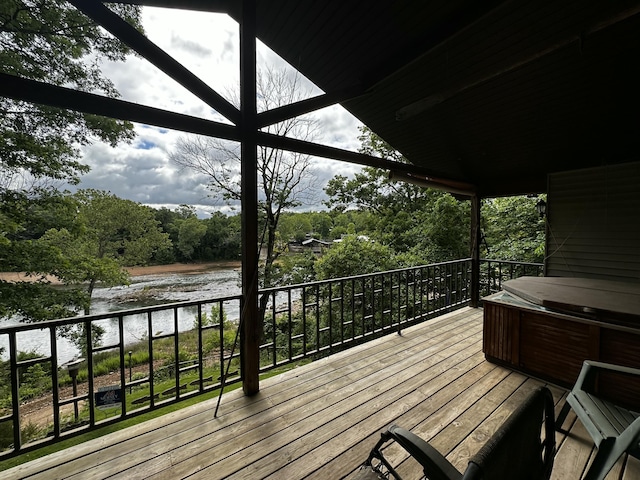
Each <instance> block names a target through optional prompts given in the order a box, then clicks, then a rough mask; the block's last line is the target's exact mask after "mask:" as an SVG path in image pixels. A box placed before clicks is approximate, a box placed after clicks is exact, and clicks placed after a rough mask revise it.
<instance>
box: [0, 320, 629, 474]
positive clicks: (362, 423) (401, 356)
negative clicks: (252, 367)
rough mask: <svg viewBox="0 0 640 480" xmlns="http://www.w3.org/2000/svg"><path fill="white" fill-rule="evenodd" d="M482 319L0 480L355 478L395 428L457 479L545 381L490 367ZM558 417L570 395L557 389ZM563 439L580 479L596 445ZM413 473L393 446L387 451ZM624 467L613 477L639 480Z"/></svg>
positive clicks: (399, 341) (304, 370)
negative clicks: (420, 443) (421, 442)
mask: <svg viewBox="0 0 640 480" xmlns="http://www.w3.org/2000/svg"><path fill="white" fill-rule="evenodd" d="M481 328H482V310H477V309H463V310H459V311H457V312H454V313H452V314H448V315H444V316H442V317H440V318H438V319H435V320H433V321H430V322H427V323H425V324H423V325H418V326H415V327H411V328H409V329H407V330H406V331H405V332H403V335H402V336H398V335H396V334H392V335H389V336H387V337H385V338H382V339H378V340H375V341H373V342H369V343H367V344H363V345H360V346H357V347H355V348H352V349H350V350H347V351H343V352H340V353H338V354H336V355H332V356H330V357H327V358H324V359H322V360H319V361H317V362H313V363H311V364H307V365H304V366H301V367H298V368H295V369H292V370H290V371H288V372H286V373H284V374H282V375H278V376H275V377H271V378H269V379H266V380H264V381H263V382H262V384H261V391H260V392H259V393H258V394H257V395H255V396H254V397H251V398H247V397H245V396H243V395H242V392H241V391H240V390H237V391H233V392H229V393H227V394H225V395H224V397H223V401H222V406H221V410H220V412H221V414H220V415H219V417H218V418H215V419H214V418H213V408H214V406H215V401H216V399H211V400H206V401H204V402H201V403H199V404H197V405H194V406H191V407H187V408H185V409H182V410H180V411H176V412H173V413H170V414H168V415H165V416H163V417H161V418H158V419H154V420H151V421H148V422H144V423H142V424H139V425H136V426H134V427H131V428H127V429H125V430H122V431H120V432H115V433H113V434H110V435H106V436H104V437H102V438H99V439H95V440H92V441H89V442H86V443H84V444H82V445H79V446H77V447H74V448H73V449H68V450H64V451H61V452H59V453H56V454H52V455H49V456H48V457H44V458H42V459H39V460H36V461H33V462H30V463H26V464H24V465H21V466H18V467H16V468H14V469H11V470H7V471H5V472H1V473H0V476H2V478H8V479H14V478H16V479H17V478H30V479H40V478H42V479H47V480H48V479H51V478H61V479H62V478H64V479H74V480H80V479H83V480H84V479H92V478H96V479H101V478H107V477H108V478H126V479H135V478H158V479H165V478H171V479H180V478H186V477H189V478H192V479H198V478H208V479H211V478H213V479H216V478H252V479H253V478H272V479H280V478H288V479H298V478H300V479H301V478H308V479H316V480H317V479H324V478H348V477H349V476H350V475H351V474H352V473H353V472H354V471H356V470H357V467H358V465H359V464H360V463H362V461H364V459H365V458H366V457H367V455H368V453H369V450H370V449H371V448H372V447H373V445H374V444H375V442H376V441H377V440H378V438H379V434H380V431H382V430H383V429H384V428H385V427H386V426H387V425H388V424H389V423H397V424H399V425H402V426H403V427H405V428H408V429H410V430H412V431H414V433H416V434H418V435H420V436H421V437H423V438H425V439H426V440H428V441H430V443H431V444H432V445H433V446H434V447H436V448H437V449H438V450H439V451H441V452H443V453H444V454H445V455H447V456H448V458H449V459H450V461H451V462H452V463H453V464H454V465H455V466H456V468H458V469H459V470H464V468H466V463H467V460H468V458H469V456H470V455H472V454H474V453H475V451H477V449H478V448H479V447H480V446H481V445H482V444H483V443H484V441H485V440H486V439H487V438H488V437H489V436H490V435H491V434H492V432H493V431H494V430H495V428H497V426H498V425H500V424H501V423H502V421H504V419H505V418H506V416H507V415H508V414H509V413H510V412H511V411H512V410H513V408H515V406H516V405H517V404H518V403H519V401H521V399H522V398H524V395H525V394H526V393H527V392H528V391H530V390H531V389H533V388H534V387H535V386H536V385H538V384H540V383H541V382H540V381H539V380H536V379H532V378H529V377H527V376H525V375H523V374H520V373H517V372H513V371H511V370H509V369H507V368H504V367H501V366H497V365H495V364H491V363H488V362H486V361H485V360H484V356H483V354H482V353H481V341H482V332H481ZM550 387H551V390H552V393H553V395H554V399H555V400H556V402H557V409H559V408H560V406H561V405H562V402H563V399H564V396H565V395H566V392H565V391H564V390H563V389H561V388H558V387H555V386H550ZM565 428H568V429H569V433H568V434H566V435H565V434H564V433H557V436H556V439H557V442H558V446H559V449H558V455H557V457H556V462H555V467H554V471H553V477H552V478H554V479H561V478H562V479H568V480H571V479H579V478H580V475H581V474H582V472H584V470H585V468H586V467H587V466H588V464H589V462H590V461H591V458H592V451H593V445H592V443H591V441H590V439H589V438H588V435H587V434H586V432H585V431H584V428H583V427H582V426H581V424H580V422H579V421H576V419H575V415H573V414H570V415H569V417H568V418H567V421H566V422H565ZM385 453H387V454H388V455H389V456H390V458H393V460H394V461H398V462H399V463H400V471H401V472H404V473H408V475H407V476H408V477H409V478H411V474H412V473H414V472H416V468H415V466H413V467H412V466H411V465H410V462H408V461H406V454H405V453H404V452H401V451H400V449H398V448H397V447H394V446H391V447H389V448H388V449H386V450H385ZM639 473H640V462H638V461H637V460H636V459H634V458H628V459H627V458H622V459H621V460H620V461H619V462H618V464H617V465H616V467H615V469H614V471H612V472H611V474H610V475H609V476H608V477H607V478H611V479H612V478H616V479H619V478H621V479H623V480H630V479H632V478H634V479H635V478H639Z"/></svg>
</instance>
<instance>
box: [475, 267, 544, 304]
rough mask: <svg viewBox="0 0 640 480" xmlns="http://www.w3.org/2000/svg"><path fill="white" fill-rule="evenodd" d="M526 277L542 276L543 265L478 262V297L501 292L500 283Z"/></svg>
mask: <svg viewBox="0 0 640 480" xmlns="http://www.w3.org/2000/svg"><path fill="white" fill-rule="evenodd" d="M526 275H529V276H533V277H540V276H542V275H544V264H543V263H531V262H515V261H511V260H487V259H482V260H480V296H487V295H491V294H492V293H498V292H499V291H500V290H502V283H503V282H506V281H507V280H511V279H512V278H519V277H524V276H526Z"/></svg>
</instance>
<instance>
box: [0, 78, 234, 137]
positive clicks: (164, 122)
mask: <svg viewBox="0 0 640 480" xmlns="http://www.w3.org/2000/svg"><path fill="white" fill-rule="evenodd" d="M0 96H4V97H9V98H13V99H15V100H22V101H25V102H32V103H38V104H41V105H48V106H51V107H57V108H64V109H69V110H75V111H77V112H83V113H90V114H95V115H102V116H105V117H111V118H116V119H119V120H129V121H132V122H139V123H143V124H146V125H154V126H156V127H162V128H170V129H172V130H178V131H182V132H188V133H195V134H199V135H207V136H210V137H218V138H223V139H226V140H234V141H239V140H240V134H239V130H238V127H235V126H233V125H225V124H224V123H219V122H213V121H211V120H205V119H202V118H197V117H192V116H189V115H183V114H180V113H175V112H170V111H168V110H162V109H159V108H153V107H147V106H146V105H140V104H137V103H131V102H126V101H124V100H118V99H115V98H109V97H104V96H102V95H95V94H93V93H87V92H80V91H78V90H73V89H70V88H65V87H58V86H56V85H50V84H48V83H43V82H38V81H35V80H29V79H26V78H21V77H16V76H14V75H8V74H6V73H0Z"/></svg>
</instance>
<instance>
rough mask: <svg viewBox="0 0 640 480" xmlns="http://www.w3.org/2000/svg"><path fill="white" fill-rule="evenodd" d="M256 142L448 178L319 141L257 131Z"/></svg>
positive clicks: (308, 153)
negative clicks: (307, 140)
mask: <svg viewBox="0 0 640 480" xmlns="http://www.w3.org/2000/svg"><path fill="white" fill-rule="evenodd" d="M258 144H260V145H263V146H265V147H271V148H278V149H281V150H288V151H291V152H298V153H304V154H307V155H312V156H314V157H323V158H329V159H332V160H340V161H343V162H348V163H353V164H356V165H363V166H365V167H375V168H381V169H383V170H393V171H395V172H400V173H405V174H412V175H418V176H423V177H429V178H430V179H431V180H432V181H434V182H438V183H443V184H446V183H447V182H448V180H444V179H439V178H437V177H434V176H433V175H432V173H431V172H429V171H427V170H425V169H423V168H420V167H417V166H415V165H412V164H410V163H401V162H395V161H392V160H387V159H385V158H380V157H374V156H371V155H365V154H363V153H357V152H351V151H349V150H343V149H341V148H335V147H329V146H327V145H320V144H319V143H311V142H306V141H304V140H297V139H295V138H289V137H283V136H279V135H273V134H271V133H266V132H258Z"/></svg>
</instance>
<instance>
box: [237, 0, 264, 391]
mask: <svg viewBox="0 0 640 480" xmlns="http://www.w3.org/2000/svg"><path fill="white" fill-rule="evenodd" d="M240 110H241V112H240V113H241V124H240V130H241V141H242V144H241V177H242V179H241V188H242V200H241V207H242V296H243V309H242V316H241V325H242V330H241V337H240V343H241V365H242V388H243V390H244V393H245V394H246V395H253V394H255V393H258V391H259V390H260V385H259V370H260V332H261V328H262V325H261V316H260V312H259V309H258V255H259V252H258V168H257V163H258V145H257V115H258V114H257V107H256V1H255V0H243V1H242V20H241V23H240Z"/></svg>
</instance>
